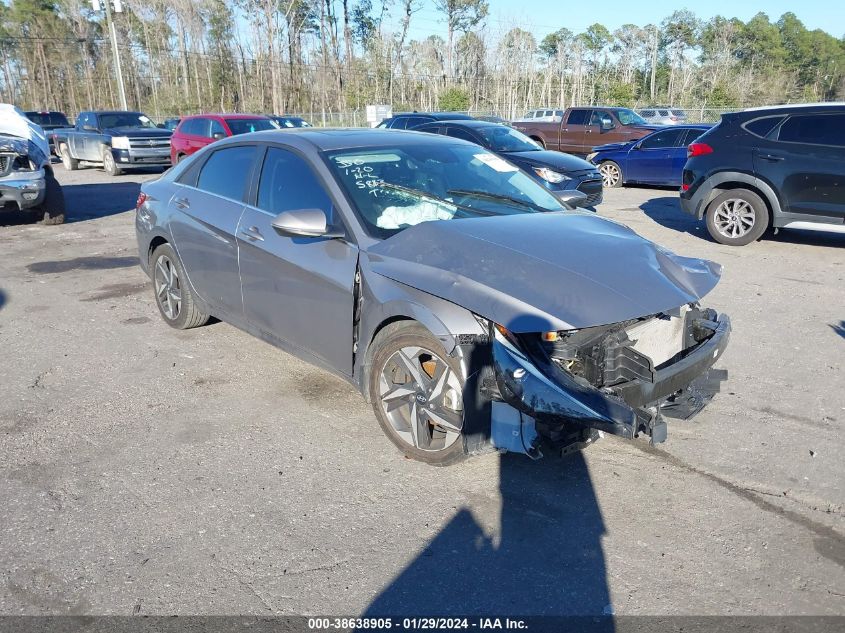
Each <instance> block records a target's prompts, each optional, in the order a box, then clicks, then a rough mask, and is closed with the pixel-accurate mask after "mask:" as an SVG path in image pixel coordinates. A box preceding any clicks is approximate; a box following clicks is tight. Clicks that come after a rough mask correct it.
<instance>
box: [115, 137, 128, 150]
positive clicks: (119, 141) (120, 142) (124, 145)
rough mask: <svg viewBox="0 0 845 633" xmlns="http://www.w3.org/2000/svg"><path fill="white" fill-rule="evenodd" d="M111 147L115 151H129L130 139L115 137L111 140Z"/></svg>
mask: <svg viewBox="0 0 845 633" xmlns="http://www.w3.org/2000/svg"><path fill="white" fill-rule="evenodd" d="M111 146H112V147H113V148H114V149H129V137H127V136H113V137H112V139H111Z"/></svg>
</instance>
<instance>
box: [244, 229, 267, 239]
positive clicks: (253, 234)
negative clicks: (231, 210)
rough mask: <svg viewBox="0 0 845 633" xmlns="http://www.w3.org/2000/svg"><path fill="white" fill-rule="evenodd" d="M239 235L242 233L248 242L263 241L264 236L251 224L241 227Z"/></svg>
mask: <svg viewBox="0 0 845 633" xmlns="http://www.w3.org/2000/svg"><path fill="white" fill-rule="evenodd" d="M241 235H244V236H245V237H246V238H247V239H248V240H249V241H250V242H263V241H264V236H263V235H261V231H259V230H258V227H257V226H251V227H249V228H248V229H241Z"/></svg>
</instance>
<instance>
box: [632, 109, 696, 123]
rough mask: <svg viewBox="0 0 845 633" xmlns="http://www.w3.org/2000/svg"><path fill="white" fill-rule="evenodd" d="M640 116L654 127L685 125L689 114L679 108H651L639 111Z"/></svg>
mask: <svg viewBox="0 0 845 633" xmlns="http://www.w3.org/2000/svg"><path fill="white" fill-rule="evenodd" d="M639 115H640V116H641V117H642V118H644V119H645V120H646V121H648V122H649V123H651V124H653V125H683V124H684V123H686V122H687V113H686V112H684V111H683V110H680V109H678V108H671V107H668V108H661V107H650V108H645V109H643V110H640V111H639Z"/></svg>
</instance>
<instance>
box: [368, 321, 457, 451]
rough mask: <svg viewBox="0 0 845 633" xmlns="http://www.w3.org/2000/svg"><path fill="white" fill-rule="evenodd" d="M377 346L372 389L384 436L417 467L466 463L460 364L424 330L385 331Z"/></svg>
mask: <svg viewBox="0 0 845 633" xmlns="http://www.w3.org/2000/svg"><path fill="white" fill-rule="evenodd" d="M374 345H376V346H377V347H376V349H375V353H374V354H373V363H372V371H371V373H370V381H369V382H370V385H369V386H370V394H372V399H373V409H374V410H375V414H376V418H378V421H379V424H380V425H381V428H382V430H383V431H384V433H385V435H387V437H388V438H389V439H390V441H391V442H393V443H394V444H395V445H396V446H397V447H398V448H399V450H400V451H402V452H403V453H404V454H405V456H406V457H409V458H411V459H415V460H417V461H421V462H425V463H427V464H431V465H434V466H448V465H451V464H454V463H456V462H458V461H460V460H462V459H464V458H465V457H466V453H465V451H464V442H463V437H462V429H463V420H464V406H463V388H464V380H463V378H462V377H461V376H462V372H461V366H460V363H459V362H458V360H457V359H455V358H452V357H451V356H449V355H448V354H447V353H446V351H445V350H444V349H443V346H442V345H441V344H440V341H438V340H437V339H436V338H435V337H434V336H432V334H431V333H430V332H429V331H428V330H426V329H425V328H424V327H422V326H421V325H418V324H412V323H407V322H403V323H399V324H396V325H390V326H388V327H387V328H385V330H384V331H382V332H381V333H380V334H379V336H378V338H377V339H376V341H374Z"/></svg>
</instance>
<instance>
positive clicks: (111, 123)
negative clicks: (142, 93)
mask: <svg viewBox="0 0 845 633" xmlns="http://www.w3.org/2000/svg"><path fill="white" fill-rule="evenodd" d="M98 118H99V119H100V128H101V129H104V130H105V129H108V128H112V127H156V124H155V123H153V122H152V119H150V117H148V116H147V115H145V114H141V113H140V112H104V113H103V114H100V115H98Z"/></svg>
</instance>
